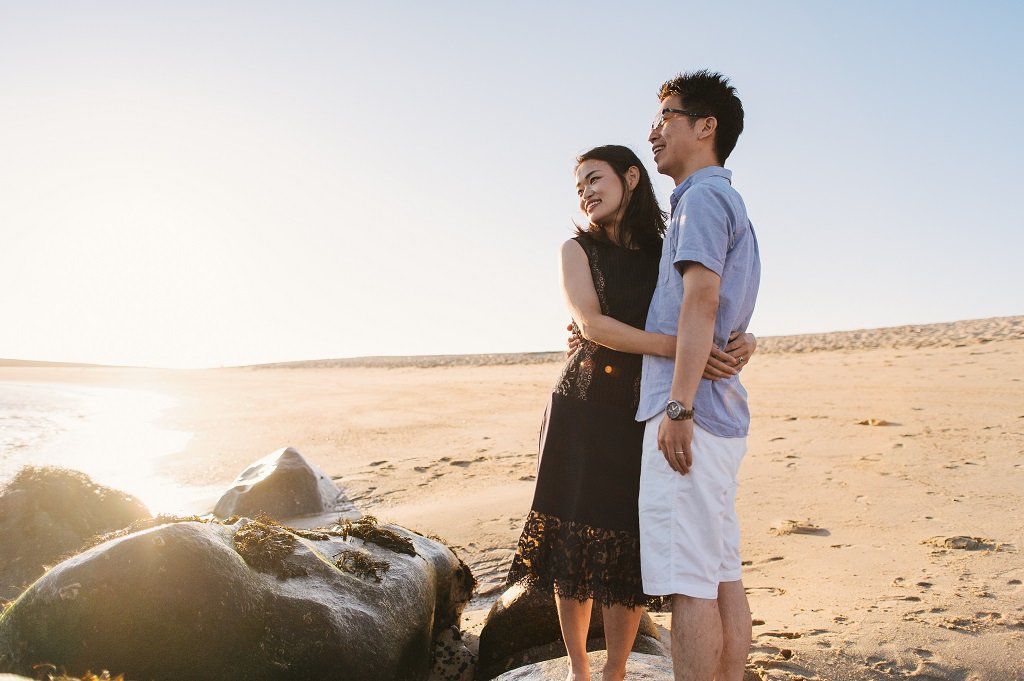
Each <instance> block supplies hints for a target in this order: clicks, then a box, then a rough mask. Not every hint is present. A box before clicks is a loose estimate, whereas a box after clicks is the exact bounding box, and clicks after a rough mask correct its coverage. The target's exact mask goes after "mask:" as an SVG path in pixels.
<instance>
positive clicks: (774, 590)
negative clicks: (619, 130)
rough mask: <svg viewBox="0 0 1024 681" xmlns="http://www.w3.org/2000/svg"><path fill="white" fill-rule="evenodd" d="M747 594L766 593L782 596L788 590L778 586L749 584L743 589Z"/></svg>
mask: <svg viewBox="0 0 1024 681" xmlns="http://www.w3.org/2000/svg"><path fill="white" fill-rule="evenodd" d="M743 590H744V591H745V592H746V593H747V594H753V595H755V596H756V595H758V594H765V595H768V596H781V595H782V594H784V593H786V590H785V589H783V588H781V587H777V586H748V587H745V588H744V589H743Z"/></svg>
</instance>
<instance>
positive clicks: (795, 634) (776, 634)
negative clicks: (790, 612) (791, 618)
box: [757, 631, 803, 639]
mask: <svg viewBox="0 0 1024 681" xmlns="http://www.w3.org/2000/svg"><path fill="white" fill-rule="evenodd" d="M757 636H758V637H759V638H760V637H761V636H771V637H773V638H788V639H794V638H801V637H802V636H803V634H802V633H800V632H799V631H765V632H762V633H760V634H758V635H757Z"/></svg>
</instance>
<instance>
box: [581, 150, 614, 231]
mask: <svg viewBox="0 0 1024 681" xmlns="http://www.w3.org/2000/svg"><path fill="white" fill-rule="evenodd" d="M576 195H577V196H579V200H580V210H581V211H583V212H584V213H585V214H586V216H587V218H589V220H590V222H591V224H594V225H602V226H607V225H610V224H611V223H614V222H615V219H616V216H617V214H619V213H620V211H621V210H622V209H624V208H625V200H624V199H625V198H626V194H625V188H624V187H623V182H622V179H621V178H619V176H618V174H616V172H615V171H614V170H613V169H612V167H611V166H610V165H609V164H608V163H607V162H606V161H598V160H587V161H584V162H583V163H581V164H580V165H579V167H577V168H576Z"/></svg>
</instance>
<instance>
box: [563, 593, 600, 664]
mask: <svg viewBox="0 0 1024 681" xmlns="http://www.w3.org/2000/svg"><path fill="white" fill-rule="evenodd" d="M593 604H594V601H593V599H588V600H586V601H584V602H583V603H580V602H579V601H578V600H576V599H575V598H562V597H561V596H557V595H556V596H555V605H556V606H557V607H558V625H559V626H560V627H561V628H562V640H563V641H565V651H566V652H567V653H568V654H569V665H570V666H569V673H568V675H566V677H565V679H566V681H590V661H589V660H588V659H587V632H588V631H589V630H590V610H591V606H593Z"/></svg>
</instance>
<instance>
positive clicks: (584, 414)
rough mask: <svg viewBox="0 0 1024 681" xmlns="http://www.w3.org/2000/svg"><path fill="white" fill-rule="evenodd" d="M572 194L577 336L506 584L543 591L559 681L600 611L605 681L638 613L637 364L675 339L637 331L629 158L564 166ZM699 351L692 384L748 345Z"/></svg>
mask: <svg viewBox="0 0 1024 681" xmlns="http://www.w3.org/2000/svg"><path fill="white" fill-rule="evenodd" d="M576 191H577V194H578V195H579V202H580V209H581V210H582V211H583V212H584V213H586V215H587V217H588V219H589V223H590V224H589V225H588V227H587V228H586V229H578V230H577V234H576V236H575V238H573V239H570V240H569V241H566V242H565V244H564V245H563V246H562V254H561V258H562V266H561V274H562V288H563V292H564V294H565V299H566V302H567V303H568V305H569V309H570V311H571V313H572V317H573V320H574V322H573V324H572V326H571V328H572V329H573V331H574V333H576V334H578V335H580V336H581V337H582V340H581V342H580V344H579V345H578V346H577V347H576V348H575V350H573V351H572V352H571V353H570V355H569V356H568V359H567V360H566V364H565V367H564V369H563V370H562V375H561V376H560V378H559V380H558V383H557V385H556V386H555V390H554V392H553V393H552V395H551V401H550V402H549V404H548V408H547V411H546V413H545V418H544V424H543V427H542V429H541V437H540V461H539V465H538V471H537V486H536V491H535V493H534V499H533V505H532V506H531V510H530V513H529V515H528V516H527V518H526V522H525V526H524V528H523V532H522V535H521V536H520V539H519V546H518V549H517V551H516V555H515V557H514V559H513V561H512V566H511V568H510V569H509V574H508V577H507V580H506V581H507V582H508V583H509V584H512V583H515V582H518V581H521V580H525V581H526V582H527V583H529V584H530V585H531V586H532V587H535V588H540V589H545V590H552V589H553V590H554V592H555V595H556V598H555V601H556V604H557V607H558V619H559V624H560V625H561V629H562V637H563V640H564V641H565V645H566V650H567V652H568V655H569V659H570V673H569V676H568V677H567V679H576V680H583V679H589V678H590V670H589V667H588V662H587V654H586V642H587V630H588V628H589V625H590V615H591V608H592V605H593V601H594V600H597V601H598V602H599V603H600V604H601V605H602V606H603V617H604V628H605V638H606V643H607V646H606V647H607V650H608V661H607V663H606V665H605V668H604V670H603V674H602V678H603V679H604V680H605V681H611V680H612V679H622V678H624V676H625V669H626V659H627V657H628V656H629V651H630V648H631V647H632V645H633V640H634V639H635V637H636V632H637V628H638V626H639V622H640V616H641V615H642V613H643V607H644V606H648V607H650V606H657V605H660V602H661V598H658V597H650V596H647V595H646V594H644V593H643V582H642V579H641V576H640V541H639V521H638V518H637V498H638V495H639V489H640V459H641V445H642V443H643V434H644V424H643V423H637V422H636V421H635V420H634V416H635V415H636V409H637V404H638V401H639V392H640V366H641V360H642V358H641V355H643V354H652V355H661V356H665V357H673V356H674V355H675V345H676V338H675V336H667V335H663V334H656V333H648V332H646V331H644V330H643V328H644V325H645V322H646V318H647V308H648V306H649V305H650V302H651V296H652V295H653V294H654V288H655V285H656V284H657V280H658V260H659V257H660V254H661V241H662V236H663V235H664V233H665V215H664V213H662V211H661V209H660V207H659V206H658V201H657V199H656V198H655V195H654V189H653V187H652V186H651V180H650V177H649V176H648V174H647V171H646V169H644V166H643V164H642V163H641V162H640V159H639V158H637V156H636V154H634V153H633V152H632V151H631V150H630V149H628V148H626V147H622V146H617V145H609V146H603V147H597V148H595V149H592V150H590V151H588V152H587V153H585V154H583V155H582V156H580V157H579V158H578V159H577V163H576ZM725 350H726V352H723V351H721V350H719V349H717V348H716V349H714V350H713V351H712V356H711V357H710V358H709V360H708V366H707V368H706V369H705V374H704V376H705V378H710V379H717V378H721V377H724V376H727V375H732V374H735V373H737V372H738V371H739V366H740V363H739V362H737V361H736V359H735V358H734V357H733V356H731V355H730V354H728V353H734V354H735V355H736V356H737V357H739V356H742V357H749V356H750V354H751V353H752V352H753V350H754V339H753V336H750V335H748V334H742V335H737V336H734V338H733V339H730V344H729V345H728V346H727V347H726V349H725Z"/></svg>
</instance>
